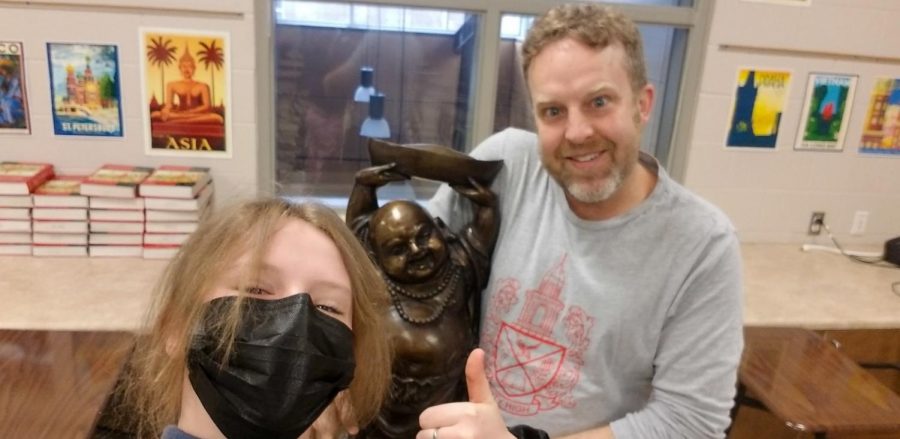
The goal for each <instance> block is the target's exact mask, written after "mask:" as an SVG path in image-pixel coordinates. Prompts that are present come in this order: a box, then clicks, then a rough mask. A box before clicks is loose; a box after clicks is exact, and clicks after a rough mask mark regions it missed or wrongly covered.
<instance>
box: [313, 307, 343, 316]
mask: <svg viewBox="0 0 900 439" xmlns="http://www.w3.org/2000/svg"><path fill="white" fill-rule="evenodd" d="M316 309H318V310H319V311H322V312H327V313H328V314H335V315H341V312H340V311H338V310H337V308H335V307H333V306H328V305H316Z"/></svg>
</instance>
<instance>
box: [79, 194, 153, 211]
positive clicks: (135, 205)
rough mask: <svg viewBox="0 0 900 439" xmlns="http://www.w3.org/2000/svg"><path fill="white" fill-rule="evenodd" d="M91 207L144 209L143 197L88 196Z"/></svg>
mask: <svg viewBox="0 0 900 439" xmlns="http://www.w3.org/2000/svg"><path fill="white" fill-rule="evenodd" d="M88 198H90V202H89V204H90V207H91V209H113V210H144V197H137V198H112V197H88Z"/></svg>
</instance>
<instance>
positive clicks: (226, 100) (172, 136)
mask: <svg viewBox="0 0 900 439" xmlns="http://www.w3.org/2000/svg"><path fill="white" fill-rule="evenodd" d="M140 39H141V52H142V56H141V58H140V59H141V76H142V81H141V89H142V92H143V101H142V103H141V106H142V107H143V108H144V126H145V129H144V133H145V134H144V135H145V136H146V139H145V145H146V148H145V150H146V153H147V154H148V155H202V156H205V157H224V158H227V157H231V146H230V141H231V140H230V139H231V135H230V128H231V122H230V115H231V112H230V111H229V108H228V106H229V105H230V95H229V93H230V91H229V90H230V89H229V87H230V74H229V71H230V68H229V65H228V63H229V62H230V61H231V60H230V56H229V54H228V50H229V44H228V35H227V34H225V33H215V32H203V33H198V32H192V31H181V30H170V29H141V37H140Z"/></svg>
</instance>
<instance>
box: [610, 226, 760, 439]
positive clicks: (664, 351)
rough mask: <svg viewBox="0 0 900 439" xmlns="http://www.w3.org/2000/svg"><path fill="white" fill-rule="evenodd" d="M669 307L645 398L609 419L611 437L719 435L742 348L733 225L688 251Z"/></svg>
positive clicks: (738, 265)
mask: <svg viewBox="0 0 900 439" xmlns="http://www.w3.org/2000/svg"><path fill="white" fill-rule="evenodd" d="M696 251H697V255H696V256H695V257H690V256H688V255H685V258H686V259H687V258H690V260H691V261H693V262H691V266H690V270H689V271H688V273H687V276H686V278H685V280H684V282H683V284H682V287H681V288H680V289H679V291H678V292H677V296H676V299H675V300H674V301H673V302H672V303H671V304H670V305H669V310H668V312H667V315H666V320H665V322H664V324H663V327H662V332H661V334H660V338H659V346H658V348H657V352H656V356H655V358H654V360H653V366H654V375H653V380H652V389H651V395H650V399H649V402H648V403H647V405H646V406H644V407H643V408H642V409H641V410H638V411H636V412H634V413H629V414H627V415H626V416H625V417H623V418H621V419H617V420H614V421H613V422H611V423H610V428H611V430H612V431H613V432H614V434H615V436H616V437H617V438H618V439H655V438H685V439H707V438H708V439H712V438H722V437H724V430H725V429H726V428H727V427H728V425H729V423H730V413H729V411H730V409H731V406H732V404H733V401H734V392H735V383H736V380H737V367H738V364H739V362H740V356H741V351H742V349H743V327H742V315H741V314H742V300H743V296H742V278H741V261H740V248H739V244H738V240H737V236H736V235H735V233H734V231H733V230H730V229H729V230H728V231H724V230H723V231H719V232H714V233H713V235H712V236H711V237H710V238H709V240H708V241H707V242H706V243H705V244H704V245H702V246H701V247H699V248H698V249H696Z"/></svg>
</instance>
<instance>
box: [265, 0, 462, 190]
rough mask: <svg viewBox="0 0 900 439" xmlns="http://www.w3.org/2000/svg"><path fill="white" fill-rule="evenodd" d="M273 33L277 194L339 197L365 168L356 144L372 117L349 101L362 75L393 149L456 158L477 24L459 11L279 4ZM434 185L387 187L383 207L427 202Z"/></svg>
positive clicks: (365, 106) (364, 105)
mask: <svg viewBox="0 0 900 439" xmlns="http://www.w3.org/2000/svg"><path fill="white" fill-rule="evenodd" d="M275 17H276V25H275V31H274V39H275V74H276V84H275V88H276V97H275V101H276V102H275V105H276V120H275V130H276V139H277V141H276V143H277V144H276V159H277V181H278V182H279V185H280V191H281V192H282V193H286V194H302V195H306V196H315V197H325V198H327V197H338V198H340V197H347V196H348V195H349V193H350V190H351V188H352V186H353V178H354V174H355V173H356V171H358V170H359V169H361V168H364V167H366V166H369V156H368V151H367V148H366V141H367V138H366V137H364V136H362V135H361V134H360V131H361V127H362V125H363V123H364V121H365V120H366V119H367V117H369V116H371V114H370V111H372V107H373V106H371V105H370V104H369V103H368V102H357V101H354V92H355V90H356V89H357V87H358V86H359V85H360V83H361V81H362V77H363V75H364V74H365V73H363V69H364V68H371V73H372V76H373V80H372V84H371V85H372V86H373V88H374V89H375V90H376V91H377V92H378V93H382V94H383V95H384V101H383V114H382V116H383V118H384V120H385V121H386V122H387V127H388V128H389V135H388V137H387V138H386V139H385V140H388V141H391V142H396V143H433V144H438V145H444V146H450V147H454V148H456V149H458V150H461V151H465V150H466V148H467V147H468V146H469V144H470V143H471V142H470V140H469V138H470V137H471V127H470V123H471V122H470V121H471V117H470V115H469V112H470V107H471V102H472V99H471V90H472V89H473V87H472V78H473V72H474V67H473V66H474V55H475V48H476V46H475V45H476V42H477V35H476V29H477V28H478V26H477V21H478V19H479V16H478V15H477V14H471V13H467V12H462V11H453V10H441V9H423V8H406V7H388V6H373V5H359V4H348V3H324V2H307V1H279V2H276V3H275ZM435 187H436V184H426V183H419V182H418V181H416V183H415V184H392V185H389V187H386V189H385V190H386V191H388V192H389V194H388V195H386V197H385V198H420V199H421V198H427V197H429V196H430V195H431V193H433V190H434V188H435Z"/></svg>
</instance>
